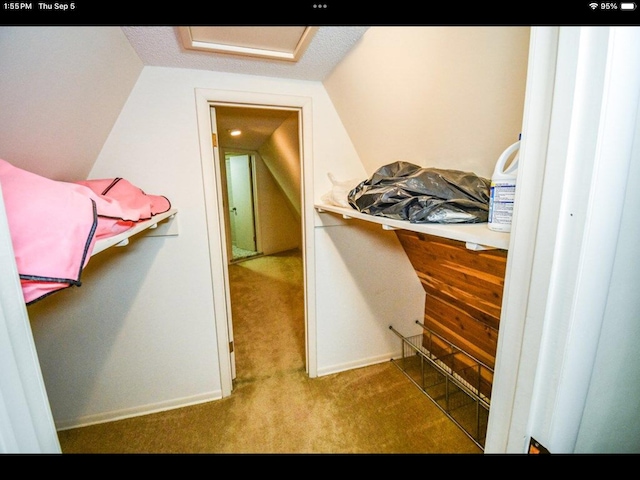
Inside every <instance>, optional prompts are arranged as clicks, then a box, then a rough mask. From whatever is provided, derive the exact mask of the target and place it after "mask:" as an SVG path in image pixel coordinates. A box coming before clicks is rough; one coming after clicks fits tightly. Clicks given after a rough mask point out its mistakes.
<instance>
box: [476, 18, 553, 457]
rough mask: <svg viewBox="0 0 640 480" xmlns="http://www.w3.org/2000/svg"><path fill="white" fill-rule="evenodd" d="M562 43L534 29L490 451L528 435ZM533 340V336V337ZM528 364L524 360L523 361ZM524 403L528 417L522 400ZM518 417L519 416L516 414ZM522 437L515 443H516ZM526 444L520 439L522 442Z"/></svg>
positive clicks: (489, 429) (543, 29) (548, 32)
mask: <svg viewBox="0 0 640 480" xmlns="http://www.w3.org/2000/svg"><path fill="white" fill-rule="evenodd" d="M557 43H558V29H557V28H556V27H538V28H536V27H534V28H532V29H531V40H530V48H529V66H528V75H527V88H526V96H525V108H524V117H523V126H522V141H521V148H520V163H519V165H518V178H517V188H516V201H515V210H514V215H513V221H512V229H511V238H510V243H509V255H508V258H507V270H506V275H505V288H504V293H503V302H502V318H501V320H500V335H499V336H498V348H497V355H496V366H495V375H494V379H495V381H494V384H493V391H492V395H491V409H490V411H489V424H488V427H487V438H486V442H485V452H486V453H504V452H507V451H512V450H513V449H515V450H516V451H518V448H517V447H514V446H513V445H509V444H510V443H511V442H510V440H512V439H513V437H514V436H515V437H516V438H519V439H521V438H523V437H524V430H525V428H526V423H527V414H528V410H529V408H528V402H529V399H528V398H527V397H526V395H525V397H524V398H521V397H520V395H519V394H520V393H522V392H531V390H532V388H533V375H532V376H531V381H530V382H528V379H527V377H526V374H525V373H524V372H525V371H526V370H528V369H529V367H530V365H527V364H526V362H527V359H526V358H525V359H524V360H523V359H522V358H521V353H522V348H523V343H524V336H525V324H526V314H527V304H528V300H529V289H530V286H531V270H532V264H533V257H534V253H535V247H536V245H535V243H534V242H533V241H532V239H535V238H536V236H537V231H538V215H539V209H540V201H541V196H542V183H543V180H544V168H545V161H546V156H547V145H548V141H549V138H548V137H549V128H550V122H551V105H552V102H553V93H554V78H555V62H556V53H557ZM533 341H534V342H535V340H533ZM523 362H524V363H523ZM518 401H520V402H524V411H525V412H526V413H525V414H524V415H523V414H522V404H517V403H516V402H518ZM518 417H519V418H518ZM517 443H518V441H516V444H517ZM519 443H520V444H521V445H522V441H521V440H520V442H519Z"/></svg>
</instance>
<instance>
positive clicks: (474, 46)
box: [323, 26, 530, 177]
mask: <svg viewBox="0 0 640 480" xmlns="http://www.w3.org/2000/svg"><path fill="white" fill-rule="evenodd" d="M529 30H530V28H529V27H526V26H525V27H418V26H416V27H376V26H374V27H370V28H369V29H368V30H367V31H366V32H365V34H364V35H363V37H362V39H361V40H360V42H358V44H356V46H355V47H354V48H353V49H352V50H351V51H350V52H349V53H348V54H347V56H346V58H345V59H344V60H343V61H342V62H340V63H339V64H338V66H337V67H336V68H335V69H334V71H333V72H331V74H330V75H329V76H328V77H327V78H326V79H325V80H324V82H323V84H324V85H325V87H326V89H327V91H328V92H329V95H330V97H331V100H332V101H333V103H334V105H335V106H336V110H337V111H338V113H339V115H340V118H341V119H342V121H343V122H344V124H345V127H346V129H347V131H348V132H349V136H350V138H351V140H352V141H353V144H354V145H355V147H356V150H357V151H358V154H359V156H360V158H361V160H362V163H363V165H364V167H365V169H366V171H367V173H368V174H371V173H373V171H374V170H375V169H376V168H378V167H380V166H382V165H385V164H387V163H391V162H394V161H396V160H404V161H408V162H412V163H415V164H416V165H421V166H427V167H439V168H453V169H459V170H467V171H473V172H475V173H477V174H478V175H483V176H485V177H490V176H491V174H492V173H493V168H494V166H495V163H496V161H497V159H498V157H499V156H500V153H501V152H502V151H503V150H504V149H505V148H507V147H508V146H509V145H511V144H512V143H513V142H515V141H516V140H518V134H519V133H520V129H521V127H522V113H523V109H524V91H525V80H526V75H527V60H528V48H529Z"/></svg>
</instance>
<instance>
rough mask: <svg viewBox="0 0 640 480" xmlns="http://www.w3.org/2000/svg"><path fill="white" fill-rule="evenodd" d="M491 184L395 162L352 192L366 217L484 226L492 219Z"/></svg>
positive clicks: (354, 203) (456, 173) (352, 198)
mask: <svg viewBox="0 0 640 480" xmlns="http://www.w3.org/2000/svg"><path fill="white" fill-rule="evenodd" d="M490 187H491V182H490V180H488V179H486V178H482V177H479V176H477V175H476V174H474V173H470V172H462V171H459V170H445V169H438V168H424V167H419V166H418V165H414V164H412V163H408V162H401V161H400V162H394V163H390V164H388V165H385V166H383V167H380V168H379V169H378V170H376V172H375V173H374V174H373V175H372V176H371V177H370V178H369V179H367V180H364V181H363V182H361V183H360V184H358V185H357V186H356V187H355V188H354V189H353V190H351V191H350V192H349V195H348V200H349V204H350V205H351V206H352V207H353V208H355V209H356V210H358V211H359V212H362V213H368V214H370V215H376V216H382V217H389V218H393V219H396V220H408V221H409V222H411V223H481V222H486V221H487V220H488V216H489V193H490Z"/></svg>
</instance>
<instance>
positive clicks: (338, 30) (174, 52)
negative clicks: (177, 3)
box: [121, 27, 368, 81]
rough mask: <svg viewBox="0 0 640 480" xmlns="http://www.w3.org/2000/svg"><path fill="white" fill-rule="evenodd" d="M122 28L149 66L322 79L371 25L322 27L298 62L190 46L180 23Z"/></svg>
mask: <svg viewBox="0 0 640 480" xmlns="http://www.w3.org/2000/svg"><path fill="white" fill-rule="evenodd" d="M121 28H122V31H123V32H124V34H125V35H126V36H127V38H128V39H129V43H131V46H132V47H133V48H134V50H135V51H136V53H137V54H138V56H139V57H140V59H141V60H142V63H144V65H146V66H156V67H175V68H191V69H197V70H213V71H217V72H228V73H240V74H245V75H264V76H268V77H280V78H291V79H297V80H317V81H322V80H324V78H325V77H326V76H327V75H328V74H329V73H330V72H331V71H332V70H333V68H334V67H335V66H336V65H337V64H338V63H339V62H340V61H341V60H342V59H343V58H344V56H345V55H346V54H347V53H348V52H349V50H351V49H352V48H353V47H354V45H355V44H356V43H357V42H358V40H360V38H361V37H362V35H363V34H364V32H366V30H367V28H368V27H319V28H318V29H317V31H316V32H315V34H314V35H313V38H312V39H311V42H310V43H309V46H308V47H307V48H306V50H305V51H304V54H303V55H302V57H301V58H300V59H299V60H298V61H297V62H291V61H287V60H273V59H262V58H256V57H250V56H239V55H232V54H227V53H217V52H213V53H210V52H203V51H196V50H188V49H186V48H185V47H184V46H183V43H182V40H181V35H180V27H121ZM213 28H217V27H213ZM236 28H237V31H238V34H239V35H241V37H242V38H244V37H245V35H246V30H247V29H255V28H259V27H236ZM269 28H273V29H274V30H275V29H277V27H269ZM231 33H232V32H230V31H229V30H228V27H227V31H226V32H225V35H226V36H227V41H228V42H230V41H231V40H230V39H229V35H230V34H231ZM283 33H284V32H283ZM267 37H269V38H268V41H269V42H271V44H272V43H273V42H274V39H273V36H266V35H265V40H267Z"/></svg>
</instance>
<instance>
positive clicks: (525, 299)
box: [485, 27, 640, 453]
mask: <svg viewBox="0 0 640 480" xmlns="http://www.w3.org/2000/svg"><path fill="white" fill-rule="evenodd" d="M638 58H640V29H638V28H635V27H634V28H629V27H621V28H609V27H597V28H594V27H534V28H532V37H531V44H530V59H529V77H528V83H527V97H526V100H525V115H524V123H523V144H522V148H521V153H520V162H521V163H520V167H519V171H518V187H517V195H518V196H517V198H516V212H515V213H514V220H513V229H512V235H511V243H510V246H509V260H508V262H507V276H506V279H505V280H506V281H505V292H504V300H503V314H502V318H501V324H500V335H499V338H498V353H497V358H496V371H495V383H494V389H493V393H492V399H491V411H490V416H489V425H488V431H487V440H486V444H485V452H486V453H524V452H526V451H527V449H528V442H529V439H530V438H531V437H535V438H536V440H538V441H540V442H541V443H542V444H543V445H544V446H545V447H547V448H549V450H550V451H551V452H552V453H572V452H573V451H574V449H575V444H576V438H577V436H578V433H579V429H580V424H581V420H582V412H583V409H584V405H585V401H586V396H587V393H588V389H589V384H590V377H591V374H592V370H593V362H594V358H595V353H596V349H597V344H598V338H599V334H600V328H601V324H602V320H603V309H604V308H605V306H606V301H607V292H608V283H609V277H610V275H611V268H612V261H613V255H614V253H615V246H616V239H617V235H618V232H619V228H620V217H619V214H620V212H621V210H622V202H623V201H624V188H621V186H624V185H625V184H626V180H625V175H626V173H625V172H626V170H627V168H628V162H629V161H630V157H631V151H632V146H633V132H634V130H633V129H634V128H637V115H638V100H639V96H640V64H639V62H638V61H637V59H638ZM603 192H606V195H602V193H603Z"/></svg>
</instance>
